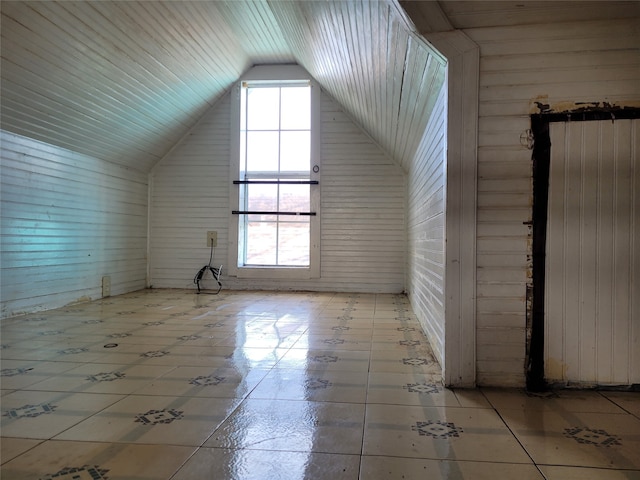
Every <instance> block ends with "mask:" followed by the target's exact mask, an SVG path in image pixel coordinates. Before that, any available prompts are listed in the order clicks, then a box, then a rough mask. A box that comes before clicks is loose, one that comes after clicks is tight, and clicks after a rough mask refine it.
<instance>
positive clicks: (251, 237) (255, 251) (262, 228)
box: [245, 222, 278, 265]
mask: <svg viewBox="0 0 640 480" xmlns="http://www.w3.org/2000/svg"><path fill="white" fill-rule="evenodd" d="M277 225H278V224H277V223H275V222H274V223H271V222H249V225H248V226H247V242H246V246H245V248H246V251H247V254H246V264H247V265H275V263H276V238H277V235H276V232H277Z"/></svg>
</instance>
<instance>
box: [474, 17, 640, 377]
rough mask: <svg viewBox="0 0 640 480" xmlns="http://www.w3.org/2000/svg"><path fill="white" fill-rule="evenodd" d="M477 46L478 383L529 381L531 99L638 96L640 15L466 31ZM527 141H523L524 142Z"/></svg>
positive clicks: (559, 101)
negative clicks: (525, 135)
mask: <svg viewBox="0 0 640 480" xmlns="http://www.w3.org/2000/svg"><path fill="white" fill-rule="evenodd" d="M465 33H466V34H467V35H468V36H469V37H470V38H471V39H472V40H473V41H475V42H476V43H477V44H478V45H479V46H480V52H481V58H480V106H479V108H480V118H479V144H478V225H477V235H478V239H477V263H478V269H477V278H478V285H477V294H478V298H477V359H478V360H477V379H478V384H479V385H495V386H523V385H524V360H525V359H524V357H525V326H526V305H525V294H526V285H527V283H528V282H529V278H530V269H531V264H530V257H529V254H530V235H529V230H528V226H527V225H526V224H525V222H528V221H529V220H531V201H532V186H531V176H532V170H531V151H530V150H529V149H528V148H527V147H526V146H525V145H523V144H521V141H520V136H521V134H522V133H523V132H525V130H527V129H528V128H530V119H529V114H530V113H539V112H538V110H537V107H536V105H535V104H534V103H533V102H534V101H539V102H541V103H544V104H549V105H551V106H554V105H555V106H560V108H562V105H564V106H565V108H567V107H573V106H574V104H575V103H578V102H587V103H590V102H609V103H611V104H617V105H624V104H628V102H636V104H637V103H638V102H639V101H640V91H639V90H638V85H640V68H638V64H639V60H640V55H639V49H638V46H639V45H640V33H639V31H638V26H637V19H629V20H617V21H602V22H581V23H567V24H547V25H531V26H518V27H502V28H483V29H472V30H465ZM524 143H525V144H526V142H524Z"/></svg>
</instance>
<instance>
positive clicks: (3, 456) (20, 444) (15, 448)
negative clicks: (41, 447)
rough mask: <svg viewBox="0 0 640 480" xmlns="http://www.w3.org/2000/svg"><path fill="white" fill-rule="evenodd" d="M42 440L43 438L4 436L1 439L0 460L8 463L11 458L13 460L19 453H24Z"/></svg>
mask: <svg viewBox="0 0 640 480" xmlns="http://www.w3.org/2000/svg"><path fill="white" fill-rule="evenodd" d="M42 442H43V440H35V439H30V438H12V437H2V441H0V460H1V461H2V463H7V462H8V461H9V460H12V459H13V458H15V457H17V456H18V455H22V454H23V453H25V452H27V451H29V450H31V449H32V448H34V447H35V446H36V445H38V444H40V443H42Z"/></svg>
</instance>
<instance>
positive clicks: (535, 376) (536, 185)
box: [526, 105, 640, 392]
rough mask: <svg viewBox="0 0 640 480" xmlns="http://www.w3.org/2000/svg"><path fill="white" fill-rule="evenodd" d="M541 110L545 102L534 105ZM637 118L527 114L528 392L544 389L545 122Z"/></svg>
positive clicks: (622, 112)
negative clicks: (529, 154)
mask: <svg viewBox="0 0 640 480" xmlns="http://www.w3.org/2000/svg"><path fill="white" fill-rule="evenodd" d="M538 106H539V107H540V108H541V110H544V107H546V108H547V109H548V106H545V105H538ZM638 118H640V108H637V107H631V108H629V107H627V108H625V107H604V108H603V107H587V108H577V109H575V110H571V111H563V112H553V111H543V112H542V113H538V114H532V115H531V133H532V135H533V139H534V145H533V155H532V161H533V205H532V213H531V225H532V247H531V257H532V278H531V294H530V309H528V312H527V364H526V384H527V390H529V391H532V392H539V391H544V390H546V389H547V382H546V379H545V376H544V334H545V331H544V313H545V311H544V304H545V269H546V248H547V207H548V204H549V170H550V166H551V138H550V136H549V124H550V123H552V122H556V123H558V122H564V123H567V122H583V121H594V120H611V121H612V122H615V121H616V120H633V119H638Z"/></svg>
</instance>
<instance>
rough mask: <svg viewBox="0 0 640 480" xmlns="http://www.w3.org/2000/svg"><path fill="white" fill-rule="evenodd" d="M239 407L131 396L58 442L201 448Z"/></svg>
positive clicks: (209, 400)
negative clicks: (71, 441) (145, 444)
mask: <svg viewBox="0 0 640 480" xmlns="http://www.w3.org/2000/svg"><path fill="white" fill-rule="evenodd" d="M238 403H239V400H237V399H226V398H194V397H161V396H147V395H130V396H128V397H126V398H125V399H123V400H121V401H120V402H117V403H115V404H114V405H112V406H111V407H109V408H107V409H105V410H103V411H101V412H100V413H98V414H96V415H94V416H92V417H91V418H89V419H87V420H85V421H83V422H81V423H79V424H78V425H76V426H75V427H73V428H70V429H69V430H67V431H65V432H63V433H61V434H60V435H58V436H57V437H56V438H55V439H56V440H75V441H89V442H113V443H147V444H162V445H187V446H200V445H202V444H203V443H204V441H205V440H206V439H207V438H208V437H209V436H210V435H211V434H212V433H213V432H214V430H215V429H216V428H217V427H218V426H219V425H220V424H221V423H222V422H223V421H224V420H225V419H226V418H227V417H228V416H229V414H230V413H231V412H232V411H233V410H234V409H235V408H236V406H237V405H238Z"/></svg>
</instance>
